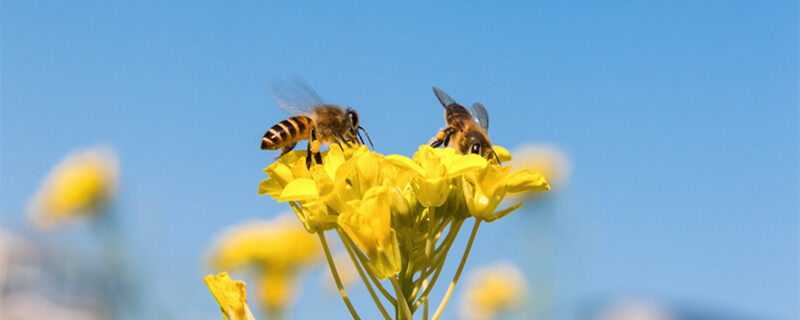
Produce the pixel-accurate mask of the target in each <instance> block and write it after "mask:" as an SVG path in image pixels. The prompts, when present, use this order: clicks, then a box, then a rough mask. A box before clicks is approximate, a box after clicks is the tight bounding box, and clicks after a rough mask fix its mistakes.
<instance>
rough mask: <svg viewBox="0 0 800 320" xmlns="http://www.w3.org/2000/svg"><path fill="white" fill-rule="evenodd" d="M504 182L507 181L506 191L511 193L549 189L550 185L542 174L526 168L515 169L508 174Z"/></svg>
mask: <svg viewBox="0 0 800 320" xmlns="http://www.w3.org/2000/svg"><path fill="white" fill-rule="evenodd" d="M506 183H508V193H512V194H513V193H520V192H525V191H544V190H550V186H549V185H548V184H547V180H545V178H544V176H542V175H541V174H539V173H538V172H533V171H530V170H528V169H523V170H519V171H515V172H514V173H512V174H511V175H509V176H508V178H507V179H506Z"/></svg>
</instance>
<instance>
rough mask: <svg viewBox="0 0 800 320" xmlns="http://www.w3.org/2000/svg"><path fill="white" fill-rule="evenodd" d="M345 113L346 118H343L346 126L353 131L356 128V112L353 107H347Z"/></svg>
mask: <svg viewBox="0 0 800 320" xmlns="http://www.w3.org/2000/svg"><path fill="white" fill-rule="evenodd" d="M346 114H347V119H345V121H346V122H347V127H348V128H350V129H351V130H352V131H353V132H355V131H356V129H358V113H356V111H355V110H353V109H350V108H347V111H346Z"/></svg>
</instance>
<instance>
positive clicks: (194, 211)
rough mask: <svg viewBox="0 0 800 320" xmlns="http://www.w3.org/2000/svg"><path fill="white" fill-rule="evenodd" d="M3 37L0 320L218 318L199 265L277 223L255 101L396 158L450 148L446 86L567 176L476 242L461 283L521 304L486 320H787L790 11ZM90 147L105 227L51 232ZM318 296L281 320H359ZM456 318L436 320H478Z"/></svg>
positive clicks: (291, 20)
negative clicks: (286, 108) (317, 108)
mask: <svg viewBox="0 0 800 320" xmlns="http://www.w3.org/2000/svg"><path fill="white" fill-rule="evenodd" d="M0 12H1V14H2V18H1V19H0V20H2V21H0V27H1V28H2V64H1V67H2V97H1V100H0V101H1V102H2V110H1V112H2V113H1V115H2V123H1V128H0V129H1V130H2V131H1V133H0V150H1V151H2V157H1V158H0V160H2V162H1V164H0V174H2V195H1V196H0V214H1V215H2V220H0V232H1V233H0V235H1V236H0V318H3V319H219V318H220V315H219V307H218V305H217V304H216V303H215V302H214V300H213V298H212V296H211V295H210V294H209V292H208V290H207V288H206V286H205V284H204V283H203V281H202V277H203V276H204V275H206V274H209V273H215V272H217V271H220V270H216V269H215V268H214V267H213V266H212V265H211V264H210V263H209V261H208V260H209V250H210V248H213V247H214V246H215V241H216V240H217V239H218V238H219V236H220V234H221V233H222V232H223V230H226V229H227V228H229V227H231V226H235V225H239V224H241V223H246V222H248V221H254V220H258V219H261V220H271V219H274V218H275V217H277V216H279V215H280V214H281V213H284V212H287V211H288V210H289V208H288V206H285V205H283V204H278V203H275V202H274V201H272V200H270V199H269V198H267V197H258V196H257V186H258V183H259V181H261V180H262V179H264V178H266V175H265V174H264V173H263V172H262V171H261V169H263V168H264V167H266V166H267V165H268V164H269V163H271V162H272V159H273V158H274V157H275V156H276V155H277V153H276V152H265V151H261V150H259V148H258V145H259V144H260V139H261V136H262V135H263V134H264V132H265V131H266V130H267V129H268V128H269V126H271V125H272V124H274V123H276V122H278V121H280V120H282V119H283V118H284V117H285V116H286V115H285V114H284V113H282V112H281V110H280V109H279V108H278V107H277V106H276V104H275V103H274V102H273V100H272V99H271V97H270V96H269V93H268V91H267V82H268V80H269V79H270V78H271V77H274V76H281V75H286V74H297V75H299V76H300V77H302V78H304V79H305V80H306V81H308V82H309V83H310V84H311V85H312V86H313V87H314V88H315V89H316V90H317V92H318V93H319V94H320V95H321V96H322V97H323V99H325V100H326V102H330V103H335V104H341V105H345V106H352V107H354V108H356V109H357V110H359V112H360V115H361V122H362V123H363V125H364V126H365V127H366V128H367V130H368V131H369V133H370V136H371V137H372V140H373V141H374V142H375V146H376V151H377V152H380V153H384V154H394V153H399V154H403V155H406V156H410V155H411V154H412V153H413V152H414V151H415V150H416V149H417V147H418V146H419V145H420V144H423V143H426V142H427V141H428V140H429V139H430V138H431V137H432V136H433V135H434V134H435V133H436V131H437V130H438V129H439V128H441V127H442V126H443V111H442V108H441V106H440V105H439V103H438V102H437V101H436V99H435V97H434V95H433V93H432V91H431V86H433V85H436V86H439V87H441V88H443V89H444V90H446V91H447V92H448V93H450V95H451V96H452V97H453V98H454V99H456V100H457V101H459V102H461V103H463V104H471V103H472V102H474V101H480V102H482V103H483V104H484V105H485V106H486V107H487V109H488V110H489V114H490V118H491V127H490V135H491V137H492V141H493V142H494V143H495V144H498V145H501V146H504V147H506V148H508V149H509V150H512V154H514V155H515V156H516V155H517V153H515V151H514V150H518V151H519V152H520V153H523V151H525V150H527V151H525V152H530V155H531V157H533V158H536V156H537V155H538V156H539V157H540V160H537V161H539V162H535V163H538V165H540V166H543V167H542V168H541V169H540V170H542V171H545V172H546V170H547V169H546V168H553V167H555V169H550V170H556V171H557V172H558V174H560V175H559V176H560V177H562V179H560V180H559V181H560V182H558V184H554V186H555V187H556V188H555V190H553V192H550V193H548V194H547V195H546V196H544V197H540V198H535V199H526V200H525V201H526V204H525V205H524V206H523V207H522V209H521V210H520V211H517V212H515V213H514V214H512V215H511V216H509V217H508V218H506V219H502V220H500V221H497V222H495V223H492V224H490V225H487V226H485V228H482V229H481V231H480V233H479V234H478V241H477V242H476V244H475V247H474V248H473V254H472V255H471V256H470V260H469V262H468V264H467V266H468V268H469V269H475V270H478V269H480V268H481V267H484V266H492V265H494V264H495V263H497V262H498V261H502V264H503V265H507V264H510V265H514V266H515V267H514V268H519V270H521V271H520V273H521V274H523V275H524V277H525V278H526V279H527V280H525V281H524V282H525V285H526V286H525V288H515V290H516V289H519V290H523V291H524V292H527V295H524V298H523V301H522V302H520V303H517V304H518V306H517V307H516V309H514V310H510V311H507V312H505V313H503V314H500V315H498V317H499V318H503V319H532V318H533V319H797V318H798V316H800V315H799V314H798V299H799V297H798V237H797V230H798V222H797V221H798V220H797V218H798V217H797V214H798V191H799V190H798V160H799V159H798V53H800V52H798V5H797V2H796V1H767V2H728V1H702V2H675V1H637V2H603V3H589V2H550V1H533V2H527V3H524V4H523V3H506V4H486V3H471V2H446V3H437V4H423V3H416V4H389V3H384V4H370V5H367V4H362V3H356V2H347V3H337V4H333V3H328V2H317V3H308V4H280V3H259V2H237V3H221V2H188V1H174V2H164V1H138V2H127V1H107V2H67V1H47V2H39V1H4V2H3V3H2V8H1V9H0ZM94 148H101V150H106V151H104V152H107V153H109V154H112V156H109V157H108V159H111V160H109V161H110V162H111V163H112V165H111V169H109V171H108V172H106V174H105V175H101V177H106V176H111V177H113V179H112V181H111V182H109V186H110V188H112V189H113V190H114V191H113V192H112V193H111V194H109V195H106V196H105V197H103V198H102V199H100V200H101V202H103V203H104V204H108V205H106V206H103V208H104V209H103V210H102V212H95V213H94V214H93V215H90V216H88V217H84V218H86V219H79V220H83V221H84V222H82V223H72V222H64V223H61V222H58V221H57V220H56V223H55V226H52V225H51V226H49V227H45V228H42V227H41V226H42V223H41V222H42V221H41V220H37V218H36V217H37V216H36V212H35V211H36V203H37V201H38V200H37V199H39V198H37V197H38V196H37V194H41V192H42V189H43V188H46V186H47V185H49V182H48V181H51V180H52V175H53V174H51V173H50V172H51V171H53V170H56V171H57V170H58V168H56V166H57V165H58V164H59V163H63V161H67V160H62V159H64V158H65V157H67V155H68V154H71V155H73V156H71V157H73V158H74V157H75V155H76V154H81V152H84V151H82V150H90V151H89V152H90V153H91V152H92V151H91V150H95V149H94ZM108 150H110V151H108ZM554 154H555V156H553V155H554ZM542 157H543V158H542ZM541 159H543V160H541ZM548 161H550V162H548ZM548 165H549V166H551V167H547V166H548ZM54 168H56V169H54ZM558 170H560V171H558ZM545 175H546V176H547V177H548V178H550V176H548V175H547V174H545ZM48 176H50V178H48ZM98 181H100V182H103V181H105V180H102V179H101V180H98ZM100 182H98V185H104V184H101V183H100ZM90 204H91V205H95V204H97V203H95V202H93V201H90ZM51 222H52V221H51ZM465 238H466V237H465V236H464V235H461V236H460V237H459V239H458V241H459V242H458V243H457V244H456V245H457V246H461V247H463V245H464V242H465ZM450 263H451V264H452V263H455V262H453V261H450ZM454 268H455V266H452V265H448V267H447V269H446V270H445V271H446V272H447V273H446V274H451V273H452V270H453V269H454ZM502 270H506V269H502ZM327 272H328V270H326V269H325V268H323V265H322V264H316V265H314V266H310V267H308V269H307V270H306V272H305V273H304V274H303V275H302V277H299V278H298V280H297V281H298V282H297V286H298V289H297V291H298V293H297V295H296V298H295V301H294V304H293V305H289V306H287V310H286V318H296V319H317V318H342V319H344V318H347V317H348V313H347V311H346V309H345V307H344V305H343V304H342V303H341V300H340V298H339V297H338V296H337V295H335V293H333V291H332V290H331V288H330V285H328V284H326V281H329V280H327V278H325V275H326V273H327ZM504 272H505V271H504ZM231 275H232V277H233V278H234V279H240V280H246V281H247V283H248V294H251V293H252V296H253V297H257V296H258V293H257V292H252V291H253V290H255V289H254V288H255V286H256V282H255V281H256V280H255V279H254V276H252V275H251V274H248V273H236V272H231ZM475 281H478V280H475ZM467 288H469V286H467V285H464V286H460V287H459V290H457V292H456V295H455V297H454V301H459V300H460V301H469V296H468V295H467V294H466V293H465V290H467ZM437 289H438V290H441V291H443V290H444V289H445V288H444V286H442V287H439V288H437ZM349 290H350V295H351V297H352V298H353V300H354V303H355V304H356V305H362V306H365V307H364V309H365V311H364V314H365V318H367V319H371V318H374V317H377V316H378V313H377V311H376V310H374V308H370V304H371V302H370V300H369V297H368V295H367V294H366V293H365V290H363V286H362V287H358V286H357V285H356V286H355V287H353V288H352V289H349ZM515 292H516V291H515ZM433 295H434V296H441V292H440V293H438V294H437V293H434V294H433ZM520 296H522V294H520ZM254 299H257V298H254ZM457 303H458V302H455V303H454V305H453V306H451V307H449V308H448V309H447V311H446V312H445V316H444V317H445V318H447V319H460V318H462V317H467V316H468V314H469V313H464V312H461V311H460V310H459V307H458V306H457ZM464 303H467V302H464ZM251 304H252V305H257V304H258V302H257V300H252V302H251ZM259 313H260V312H259Z"/></svg>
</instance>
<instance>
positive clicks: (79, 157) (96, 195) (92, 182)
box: [30, 148, 118, 228]
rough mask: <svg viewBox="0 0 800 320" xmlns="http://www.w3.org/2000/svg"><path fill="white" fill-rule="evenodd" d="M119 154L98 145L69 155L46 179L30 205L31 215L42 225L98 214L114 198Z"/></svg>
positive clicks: (51, 225) (37, 223)
mask: <svg viewBox="0 0 800 320" xmlns="http://www.w3.org/2000/svg"><path fill="white" fill-rule="evenodd" d="M117 167H118V164H117V156H116V153H114V152H113V151H111V150H109V149H101V148H94V149H88V150H84V151H76V152H73V153H71V154H69V155H67V156H66V157H65V158H64V159H63V160H61V162H60V163H59V164H58V165H56V166H55V167H54V168H53V169H52V170H51V171H50V173H49V174H48V176H47V178H45V180H44V183H43V184H42V186H41V187H40V188H39V191H38V192H37V194H36V195H35V196H34V197H33V199H32V201H31V204H30V217H31V219H32V220H33V222H34V223H35V224H36V225H37V226H39V227H42V228H50V227H53V226H55V225H57V224H59V223H62V222H66V221H75V220H80V219H84V218H88V217H92V216H94V215H95V214H96V213H98V212H99V211H101V210H102V209H103V208H105V207H106V206H107V205H108V204H109V203H110V201H111V199H112V198H113V196H114V194H115V191H116V187H117V175H118V174H117Z"/></svg>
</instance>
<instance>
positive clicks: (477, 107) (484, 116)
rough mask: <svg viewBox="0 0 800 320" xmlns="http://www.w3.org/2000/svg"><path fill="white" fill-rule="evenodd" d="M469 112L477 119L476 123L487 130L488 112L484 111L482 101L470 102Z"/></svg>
mask: <svg viewBox="0 0 800 320" xmlns="http://www.w3.org/2000/svg"><path fill="white" fill-rule="evenodd" d="M469 112H470V113H472V116H473V117H475V119H476V120H478V123H479V124H480V125H481V127H483V129H484V130H489V113H488V112H486V108H484V107H483V104H482V103H480V102H475V103H474V104H472V106H471V107H469Z"/></svg>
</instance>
